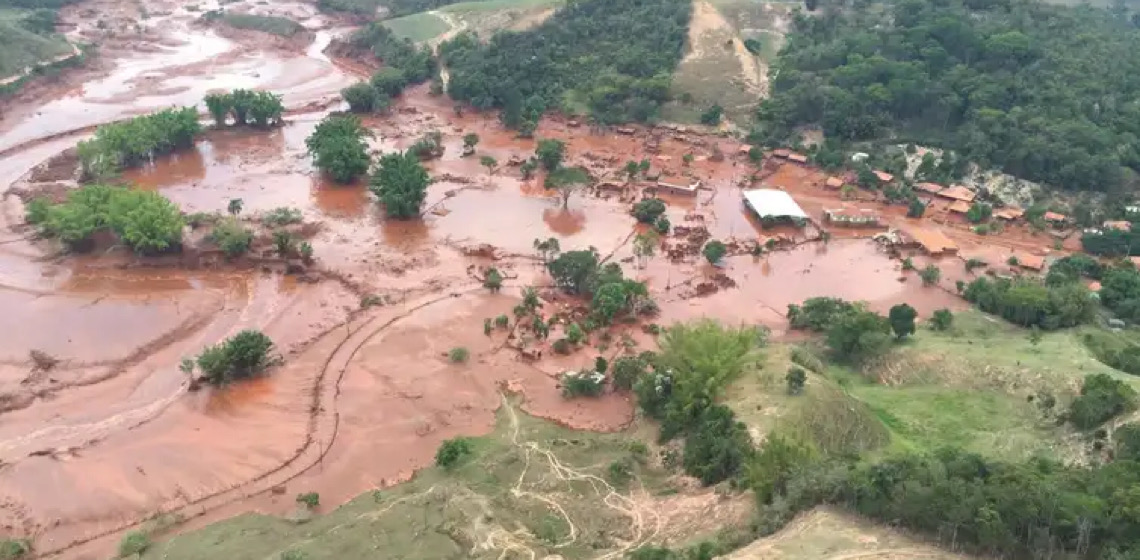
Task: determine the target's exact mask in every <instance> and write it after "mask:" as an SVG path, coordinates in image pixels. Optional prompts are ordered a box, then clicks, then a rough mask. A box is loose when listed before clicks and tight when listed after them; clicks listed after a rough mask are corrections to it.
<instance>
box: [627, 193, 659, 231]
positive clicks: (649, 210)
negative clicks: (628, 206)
mask: <svg viewBox="0 0 1140 560" xmlns="http://www.w3.org/2000/svg"><path fill="white" fill-rule="evenodd" d="M664 213H665V201H663V200H661V199H660V198H647V199H645V200H641V201H639V202H637V203H636V204H634V205H633V217H635V218H637V221H639V222H641V223H643V224H652V223H654V222H656V221H657V218H660V217H661V215H662V214H664ZM658 229H660V228H658Z"/></svg>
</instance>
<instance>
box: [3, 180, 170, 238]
mask: <svg viewBox="0 0 1140 560" xmlns="http://www.w3.org/2000/svg"><path fill="white" fill-rule="evenodd" d="M26 219H27V222H28V223H30V224H32V225H35V226H36V227H37V228H38V229H39V231H40V232H41V233H42V234H44V235H47V236H49V237H55V238H58V239H59V240H60V241H62V242H63V243H64V244H65V245H67V246H68V247H69V248H70V249H72V250H75V251H84V250H88V249H90V248H92V246H93V243H94V237H95V235H96V234H97V233H99V232H101V231H110V232H112V233H114V235H115V236H116V237H117V238H118V239H119V241H121V242H122V243H124V244H126V245H127V246H129V247H131V248H132V249H134V250H135V251H137V252H139V253H148V254H153V253H161V252H165V251H171V250H177V249H179V248H181V246H182V227H183V219H182V213H181V211H180V210H179V209H178V206H176V205H175V204H174V203H172V202H171V201H170V200H168V199H166V198H165V197H163V196H162V195H160V194H158V193H156V192H154V191H138V190H132V189H128V188H124V187H110V186H106V185H86V186H83V187H80V188H78V189H75V190H72V191H70V192H68V194H67V199H66V200H65V201H63V202H60V203H58V204H53V203H51V202H50V201H48V200H47V199H44V198H37V199H34V200H31V201H29V202H28V205H27V207H26Z"/></svg>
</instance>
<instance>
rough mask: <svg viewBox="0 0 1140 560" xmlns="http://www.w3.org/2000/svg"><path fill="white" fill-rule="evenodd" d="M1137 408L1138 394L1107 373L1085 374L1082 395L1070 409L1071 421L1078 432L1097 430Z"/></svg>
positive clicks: (1074, 401)
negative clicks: (1110, 420)
mask: <svg viewBox="0 0 1140 560" xmlns="http://www.w3.org/2000/svg"><path fill="white" fill-rule="evenodd" d="M1135 408H1136V391H1135V390H1134V389H1132V387H1131V386H1129V385H1128V384H1127V383H1125V382H1123V381H1120V380H1118V379H1114V378H1113V377H1111V376H1109V375H1108V374H1105V373H1097V374H1093V375H1086V376H1085V379H1084V383H1083V384H1082V385H1081V394H1080V396H1079V397H1077V398H1076V399H1074V400H1073V403H1072V405H1070V407H1069V421H1071V422H1072V423H1073V425H1074V426H1076V427H1077V428H1079V429H1082V430H1089V429H1092V428H1095V427H1097V426H1099V425H1101V424H1103V423H1104V422H1106V421H1107V420H1109V419H1110V418H1112V417H1114V416H1116V415H1118V414H1121V413H1124V412H1127V411H1130V410H1133V409H1135Z"/></svg>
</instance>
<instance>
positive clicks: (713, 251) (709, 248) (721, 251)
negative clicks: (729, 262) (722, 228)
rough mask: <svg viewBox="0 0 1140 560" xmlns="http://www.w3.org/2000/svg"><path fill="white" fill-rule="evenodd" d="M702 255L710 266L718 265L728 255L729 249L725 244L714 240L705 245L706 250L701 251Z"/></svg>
mask: <svg viewBox="0 0 1140 560" xmlns="http://www.w3.org/2000/svg"><path fill="white" fill-rule="evenodd" d="M701 254H702V255H704V256H705V259H706V260H708V261H709V263H710V264H716V263H718V262H720V260H721V259H723V258H724V256H725V255H726V254H728V247H727V246H725V244H724V243H722V242H720V241H717V240H716V239H713V240H712V241H709V242H708V243H706V244H705V248H704V249H701Z"/></svg>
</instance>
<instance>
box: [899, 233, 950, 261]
mask: <svg viewBox="0 0 1140 560" xmlns="http://www.w3.org/2000/svg"><path fill="white" fill-rule="evenodd" d="M903 234H904V235H903V238H904V239H903V242H904V243H905V244H908V245H913V246H917V247H919V248H921V249H922V250H923V251H925V252H926V254H928V255H934V256H937V255H953V254H955V253H957V252H958V244H957V243H954V240H952V239H950V238H949V237H946V234H945V233H942V232H941V231H939V230H936V229H925V228H913V229H910V230H907V231H905V232H903Z"/></svg>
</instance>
